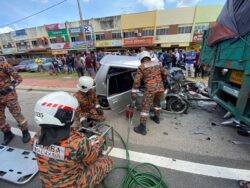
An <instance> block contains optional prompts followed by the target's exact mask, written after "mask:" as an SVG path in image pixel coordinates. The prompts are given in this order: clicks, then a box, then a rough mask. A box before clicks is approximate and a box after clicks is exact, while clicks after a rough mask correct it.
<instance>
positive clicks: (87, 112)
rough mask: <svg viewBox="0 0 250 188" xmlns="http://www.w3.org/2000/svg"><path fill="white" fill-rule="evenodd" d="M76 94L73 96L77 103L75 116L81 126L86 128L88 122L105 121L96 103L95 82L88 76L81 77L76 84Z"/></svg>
mask: <svg viewBox="0 0 250 188" xmlns="http://www.w3.org/2000/svg"><path fill="white" fill-rule="evenodd" d="M77 89H78V92H76V93H75V94H74V96H75V97H76V99H77V100H78V102H79V107H78V108H77V116H78V118H79V120H80V123H81V124H82V125H83V126H85V127H86V126H88V123H89V122H90V121H95V122H103V121H105V117H104V113H103V110H102V109H101V106H100V105H99V103H98V100H97V97H96V92H95V82H94V80H93V78H91V77H89V76H82V77H80V78H79V80H78V83H77Z"/></svg>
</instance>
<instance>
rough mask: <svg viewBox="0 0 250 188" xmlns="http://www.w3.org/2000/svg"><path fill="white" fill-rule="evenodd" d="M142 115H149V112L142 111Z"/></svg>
mask: <svg viewBox="0 0 250 188" xmlns="http://www.w3.org/2000/svg"><path fill="white" fill-rule="evenodd" d="M141 116H149V113H146V112H141Z"/></svg>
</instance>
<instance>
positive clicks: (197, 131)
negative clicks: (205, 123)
mask: <svg viewBox="0 0 250 188" xmlns="http://www.w3.org/2000/svg"><path fill="white" fill-rule="evenodd" d="M192 134H195V135H199V134H200V135H205V136H208V134H207V133H205V131H203V130H196V131H194V132H193V133H192Z"/></svg>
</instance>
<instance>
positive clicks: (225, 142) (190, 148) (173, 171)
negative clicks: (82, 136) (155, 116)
mask: <svg viewBox="0 0 250 188" xmlns="http://www.w3.org/2000/svg"><path fill="white" fill-rule="evenodd" d="M18 94H19V101H20V104H21V107H22V111H23V113H24V115H25V116H26V118H27V119H28V121H29V127H30V130H31V131H34V132H37V131H38V127H37V126H36V125H35V122H34V120H33V109H34V104H35V102H36V101H37V100H38V99H39V98H40V97H42V96H43V95H45V94H46V93H45V92H35V91H33V92H31V91H30V92H29V91H19V92H18ZM224 113H225V112H224V111H223V110H222V109H221V108H219V107H217V108H216V109H215V108H214V105H211V106H204V107H198V106H196V105H192V106H191V108H190V110H189V112H188V114H186V115H174V114H166V113H162V116H161V124H160V125H155V124H154V123H153V122H152V121H151V120H148V124H147V129H148V135H147V136H140V135H137V134H135V133H134V132H133V131H132V132H131V134H130V139H129V150H131V151H133V152H132V155H131V158H132V164H138V162H141V161H144V160H145V161H149V162H152V163H156V164H157V165H158V166H159V167H160V170H161V172H162V174H163V177H164V180H165V181H166V182H167V183H168V185H169V187H172V188H224V187H225V188H235V187H236V188H237V187H238V184H237V178H233V177H234V175H235V177H236V176H237V177H243V176H242V174H243V175H244V174H245V175H246V174H247V176H248V175H249V176H250V171H249V170H250V158H249V156H250V145H235V144H233V143H232V141H234V140H240V141H250V140H249V138H245V137H241V136H239V135H238V134H237V132H236V129H235V128H232V127H225V126H220V122H222V121H223V118H222V117H223V115H224ZM105 115H106V117H107V123H108V124H110V125H112V126H113V127H114V128H115V129H116V130H117V131H118V132H119V133H120V134H121V135H122V136H123V138H126V136H127V129H128V126H129V125H128V121H127V120H126V118H125V115H124V114H119V113H118V112H112V111H105ZM138 115H139V112H137V113H136V116H135V117H134V121H133V125H130V126H131V128H132V127H133V126H135V125H137V124H138V123H139V116H138ZM6 117H7V121H8V122H9V123H10V124H11V125H12V126H13V127H16V122H15V121H14V119H13V118H12V116H11V115H10V114H9V112H8V111H6ZM211 123H213V125H214V124H215V125H216V126H213V125H212V124H211ZM2 139H3V137H2V134H1V135H0V140H2ZM115 141H116V144H115V147H116V150H119V149H121V148H122V144H121V142H120V141H119V139H118V138H116V139H115ZM10 146H12V147H17V148H22V149H28V150H30V149H31V146H30V145H28V144H26V145H24V144H23V143H22V142H21V137H19V136H16V137H15V139H14V140H13V142H12V143H11V144H10ZM117 148H118V149H117ZM134 152H138V153H135V154H133V153H134ZM111 153H112V152H111ZM111 155H112V156H116V157H113V159H114V163H115V165H123V164H124V163H125V162H126V161H125V160H124V159H123V157H122V155H121V154H120V153H119V152H118V153H117V152H113V153H112V154H111ZM140 156H141V157H140ZM221 167H225V168H221ZM234 170H236V171H234ZM244 170H245V171H244ZM238 172H239V173H238ZM241 172H242V174H241ZM248 173H249V174H248ZM122 174H123V173H122V172H117V173H116V174H114V175H113V176H112V177H111V178H110V180H109V181H110V182H111V183H117V182H118V181H119V179H120V178H121V177H122ZM249 178H250V177H249ZM0 187H1V188H16V187H25V188H26V187H27V188H40V187H41V185H40V182H39V178H38V176H36V177H35V178H34V179H32V180H31V181H30V182H29V183H27V184H25V185H23V186H20V185H19V186H17V185H14V184H11V183H8V182H5V181H2V180H0ZM99 187H102V186H99ZM111 187H112V185H111Z"/></svg>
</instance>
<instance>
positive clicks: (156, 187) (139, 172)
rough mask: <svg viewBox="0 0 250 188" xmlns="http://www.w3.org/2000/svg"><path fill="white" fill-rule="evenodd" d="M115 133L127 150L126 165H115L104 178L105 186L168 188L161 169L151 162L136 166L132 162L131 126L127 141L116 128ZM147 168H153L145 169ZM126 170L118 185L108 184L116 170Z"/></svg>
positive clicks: (116, 187)
mask: <svg viewBox="0 0 250 188" xmlns="http://www.w3.org/2000/svg"><path fill="white" fill-rule="evenodd" d="M105 126H108V127H110V125H107V124H105ZM114 133H115V135H116V136H117V137H118V138H119V139H120V140H121V142H122V144H123V146H124V149H125V151H126V165H125V166H118V167H114V168H113V169H112V170H111V172H110V173H109V175H108V176H107V177H106V178H105V179H104V182H103V183H104V187H105V188H135V187H138V186H140V187H143V188H168V186H167V184H166V183H165V181H164V180H163V177H162V174H161V171H160V169H159V168H158V167H157V166H155V165H153V164H150V163H141V164H138V165H135V166H132V165H131V164H130V157H129V151H128V141H129V135H130V126H128V136H127V140H126V142H125V141H124V139H123V138H122V136H121V135H120V134H119V133H118V132H117V131H116V130H114ZM145 169H151V170H150V171H149V170H145ZM121 170H123V171H125V172H126V174H125V176H124V177H123V179H122V181H121V182H120V183H118V184H116V185H112V186H108V185H107V181H108V180H109V178H110V177H111V176H112V175H114V174H115V172H116V171H121Z"/></svg>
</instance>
